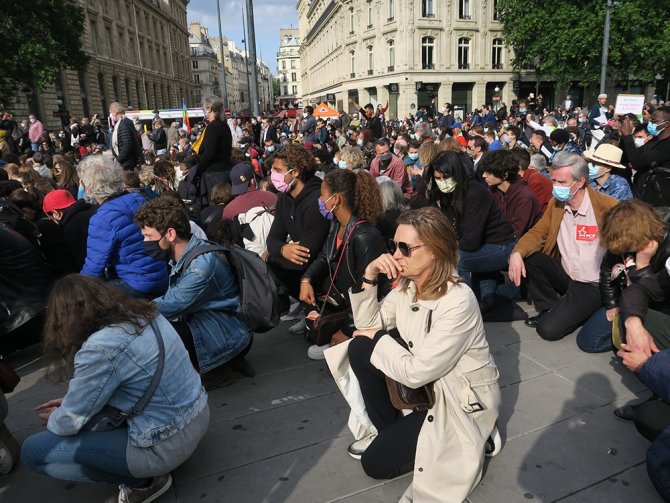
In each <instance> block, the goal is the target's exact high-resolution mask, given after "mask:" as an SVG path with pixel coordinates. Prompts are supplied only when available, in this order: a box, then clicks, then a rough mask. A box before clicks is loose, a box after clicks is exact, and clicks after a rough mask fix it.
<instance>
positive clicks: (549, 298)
mask: <svg viewBox="0 0 670 503" xmlns="http://www.w3.org/2000/svg"><path fill="white" fill-rule="evenodd" d="M524 263H525V266H526V277H527V279H528V293H529V295H530V297H531V299H533V302H534V303H535V307H536V308H537V310H538V311H539V312H544V314H543V315H542V316H541V317H540V318H539V320H538V324H537V333H538V334H539V335H540V337H542V338H543V339H545V340H548V341H557V340H559V339H562V338H563V337H565V336H566V335H568V334H569V333H572V332H573V331H574V330H575V329H577V328H578V327H580V326H581V325H583V324H584V322H586V320H588V319H589V318H590V317H591V316H592V315H593V314H594V313H595V312H596V311H597V310H598V309H600V306H601V305H602V302H601V300H600V287H599V286H598V284H597V283H582V282H579V281H574V280H573V279H572V278H570V276H568V274H567V273H566V272H565V270H564V269H563V266H562V265H561V262H560V261H559V260H556V259H555V258H552V257H550V256H549V255H545V254H544V253H534V254H533V255H531V256H530V257H528V258H526V259H525V260H524ZM559 296H560V297H559Z"/></svg>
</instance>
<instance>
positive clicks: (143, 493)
mask: <svg viewBox="0 0 670 503" xmlns="http://www.w3.org/2000/svg"><path fill="white" fill-rule="evenodd" d="M170 486H172V475H170V474H169V473H168V474H167V475H162V476H160V477H154V478H153V479H151V483H150V484H149V485H148V486H147V487H128V486H126V485H123V484H122V485H120V486H119V497H118V499H117V500H116V501H117V502H118V503H150V502H151V501H156V500H157V499H158V498H159V497H161V496H162V495H163V494H165V493H166V492H167V491H168V489H170Z"/></svg>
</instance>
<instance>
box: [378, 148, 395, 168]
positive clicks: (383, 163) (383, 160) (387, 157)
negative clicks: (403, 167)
mask: <svg viewBox="0 0 670 503" xmlns="http://www.w3.org/2000/svg"><path fill="white" fill-rule="evenodd" d="M392 158H393V154H391V152H386V153H385V154H384V155H382V156H380V157H379V167H380V169H386V168H387V167H388V165H389V164H391V159H392Z"/></svg>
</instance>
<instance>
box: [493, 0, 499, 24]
mask: <svg viewBox="0 0 670 503" xmlns="http://www.w3.org/2000/svg"><path fill="white" fill-rule="evenodd" d="M493 20H494V21H500V15H499V14H498V0H493Z"/></svg>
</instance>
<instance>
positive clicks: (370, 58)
mask: <svg viewBox="0 0 670 503" xmlns="http://www.w3.org/2000/svg"><path fill="white" fill-rule="evenodd" d="M374 69H375V56H374V50H373V47H372V46H371V45H369V46H368V75H372V74H373V72H374Z"/></svg>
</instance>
